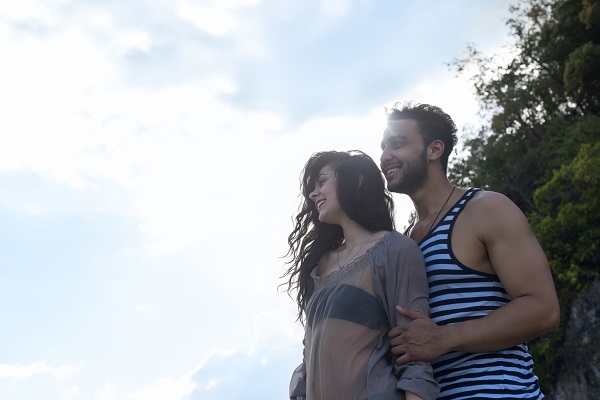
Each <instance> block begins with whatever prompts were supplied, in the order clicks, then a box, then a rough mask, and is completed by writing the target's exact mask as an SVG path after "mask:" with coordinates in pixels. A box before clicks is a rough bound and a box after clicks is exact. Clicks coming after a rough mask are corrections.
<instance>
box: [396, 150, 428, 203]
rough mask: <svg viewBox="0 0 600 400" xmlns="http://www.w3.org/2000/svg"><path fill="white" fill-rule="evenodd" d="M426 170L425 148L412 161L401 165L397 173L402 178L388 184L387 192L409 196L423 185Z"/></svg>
mask: <svg viewBox="0 0 600 400" xmlns="http://www.w3.org/2000/svg"><path fill="white" fill-rule="evenodd" d="M427 169H428V162H427V148H425V149H423V151H422V152H421V154H419V156H418V157H417V158H416V159H415V160H414V161H412V162H407V163H402V169H401V170H400V171H399V172H401V173H402V176H400V178H399V179H398V180H396V181H395V182H388V190H389V191H390V192H395V193H403V194H407V195H411V194H412V193H414V192H416V191H417V190H418V189H420V188H421V186H423V185H424V184H425V180H426V179H427V172H428V171H427Z"/></svg>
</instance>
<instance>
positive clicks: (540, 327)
mask: <svg viewBox="0 0 600 400" xmlns="http://www.w3.org/2000/svg"><path fill="white" fill-rule="evenodd" d="M455 143H456V126H455V124H454V122H453V121H452V119H451V118H450V117H449V116H448V115H447V114H446V113H444V112H443V111H442V110H441V109H440V108H438V107H435V106H431V105H427V104H417V105H411V104H408V105H404V106H401V105H398V104H397V105H396V106H394V107H393V108H392V109H391V110H388V125H387V128H386V129H385V131H384V134H383V141H382V142H381V148H382V155H381V169H382V171H383V173H384V175H385V177H386V179H387V182H388V189H389V190H390V191H392V192H397V193H404V194H407V195H408V196H409V197H410V198H411V199H412V201H413V203H414V206H415V210H416V213H417V217H416V220H415V222H414V224H413V225H412V226H411V227H409V229H408V230H407V234H408V235H409V236H410V237H411V238H412V239H414V240H415V241H416V242H417V243H419V246H420V247H421V250H422V252H423V255H424V257H425V263H426V269H427V276H428V282H429V297H430V298H429V303H430V308H431V319H430V318H429V317H427V316H425V315H422V314H420V313H418V312H416V311H413V310H410V309H406V308H401V307H400V306H401V305H399V307H398V312H399V313H401V314H403V315H405V316H407V317H409V318H411V319H412V320H413V321H412V322H410V323H408V324H406V325H403V326H399V327H396V328H393V329H392V330H391V331H390V333H389V336H390V342H391V344H392V347H393V352H394V354H398V355H400V357H399V358H398V362H399V363H401V364H404V363H406V362H409V361H414V360H421V361H431V362H432V365H433V369H434V377H435V379H436V380H437V381H438V383H439V384H440V388H441V392H440V397H438V398H439V399H463V398H464V399H467V398H469V399H471V398H477V399H491V398H496V399H497V398H502V399H508V398H527V399H541V398H543V394H542V393H541V392H540V390H539V385H538V381H537V377H536V376H535V375H534V374H533V362H532V360H531V356H530V355H529V353H528V350H527V346H526V344H525V342H526V341H528V340H531V339H533V338H535V337H537V336H539V335H541V334H543V333H546V332H549V331H551V330H553V329H555V328H556V327H557V326H558V324H559V321H560V311H559V304H558V299H557V296H556V290H555V288H554V283H553V280H552V276H551V273H550V269H549V266H548V261H547V259H546V256H545V255H544V252H543V250H542V248H541V246H540V244H539V243H538V241H537V240H536V238H535V236H534V235H533V232H532V231H531V229H530V227H529V224H528V222H527V219H526V218H525V216H524V214H523V213H522V212H521V210H520V209H519V208H518V207H517V206H516V205H515V204H514V203H513V202H512V201H510V200H509V199H508V198H507V197H506V196H504V195H502V194H499V193H495V192H489V191H483V190H479V189H474V188H470V189H464V188H458V187H455V186H453V185H452V184H451V183H450V182H449V181H448V178H447V176H446V173H447V165H448V156H449V155H450V153H451V151H452V147H453V146H454V144H455Z"/></svg>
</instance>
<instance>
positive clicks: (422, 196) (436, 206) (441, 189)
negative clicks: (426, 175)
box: [409, 176, 454, 221]
mask: <svg viewBox="0 0 600 400" xmlns="http://www.w3.org/2000/svg"><path fill="white" fill-rule="evenodd" d="M453 187H454V186H453V185H452V184H451V183H450V182H449V181H448V179H447V178H446V177H445V176H444V177H443V179H428V180H427V182H425V184H424V185H423V186H422V187H421V188H419V189H418V190H417V191H416V192H415V193H412V194H410V195H409V197H410V198H411V200H412V201H413V204H414V206H415V210H416V211H417V216H418V219H419V220H421V221H422V220H425V219H428V218H429V217H431V216H432V215H435V214H437V213H438V212H439V211H440V209H441V208H442V206H443V204H444V201H446V199H448V196H449V195H450V193H451V191H452V189H453Z"/></svg>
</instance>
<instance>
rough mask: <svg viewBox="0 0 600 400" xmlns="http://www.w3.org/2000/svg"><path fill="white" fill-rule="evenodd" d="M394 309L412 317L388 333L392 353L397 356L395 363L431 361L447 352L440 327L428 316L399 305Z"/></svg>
mask: <svg viewBox="0 0 600 400" xmlns="http://www.w3.org/2000/svg"><path fill="white" fill-rule="evenodd" d="M396 310H397V311H398V313H399V314H401V315H403V316H405V317H408V318H410V319H412V321H411V322H408V323H406V324H402V325H400V326H396V327H394V328H392V329H391V330H390V332H389V333H388V336H389V337H390V344H391V346H392V353H393V354H395V355H398V356H399V357H398V359H397V360H396V363H398V364H406V363H407V362H410V361H431V360H433V359H434V358H437V357H439V356H441V355H442V354H445V353H447V352H448V350H447V349H445V348H444V343H443V339H444V337H443V335H442V328H441V327H439V326H437V325H436V324H435V322H433V321H432V320H431V319H430V318H429V317H427V316H426V315H424V314H422V313H420V312H418V311H414V310H411V309H409V308H403V307H400V306H396Z"/></svg>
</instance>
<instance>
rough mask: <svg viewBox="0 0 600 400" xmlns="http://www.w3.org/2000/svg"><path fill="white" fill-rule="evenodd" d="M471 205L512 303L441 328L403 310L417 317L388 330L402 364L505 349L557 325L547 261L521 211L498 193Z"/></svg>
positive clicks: (484, 241)
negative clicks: (481, 315)
mask: <svg viewBox="0 0 600 400" xmlns="http://www.w3.org/2000/svg"><path fill="white" fill-rule="evenodd" d="M472 202H473V204H472V206H473V209H472V210H470V211H471V212H472V213H473V214H475V215H476V216H477V215H480V216H481V218H471V219H472V220H473V223H474V224H475V226H473V229H474V232H478V233H479V235H480V240H481V241H482V243H483V244H484V245H485V248H486V249H487V253H488V256H489V260H490V261H491V264H492V266H493V268H494V271H495V273H496V274H497V275H498V277H499V279H500V281H501V282H502V284H503V285H504V287H505V289H506V291H507V293H508V294H509V296H510V298H511V301H510V302H509V303H507V304H506V305H504V306H503V307H501V308H499V309H497V310H495V311H493V312H491V313H490V314H489V315H487V316H485V317H483V318H480V319H476V320H470V321H465V322H461V323H457V324H453V325H446V326H437V325H435V323H433V322H432V321H431V320H430V319H429V318H427V317H425V316H422V315H418V314H416V315H415V314H412V313H411V312H410V310H403V311H400V312H401V313H402V314H404V315H406V316H408V317H411V318H414V317H417V318H416V319H415V320H414V321H413V322H411V323H409V324H406V325H403V326H399V327H396V328H394V329H392V330H391V331H390V338H391V339H390V342H391V344H392V351H393V353H394V354H399V355H401V357H399V358H398V362H400V363H404V362H408V361H413V360H424V361H429V360H432V359H433V358H436V357H438V356H440V355H442V354H444V353H447V352H449V351H453V350H457V351H465V352H482V351H494V350H501V349H506V348H510V347H512V346H515V345H517V344H519V343H523V342H526V341H528V340H531V339H533V338H535V337H537V336H539V335H541V334H543V333H546V332H548V331H551V330H553V329H555V328H556V327H557V326H558V324H559V321H560V311H559V305H558V299H557V297H556V290H555V288H554V283H553V280H552V275H551V273H550V269H549V266H548V261H547V259H546V256H545V254H544V252H543V250H542V248H541V246H540V244H539V243H538V241H537V239H536V238H535V236H534V235H533V233H532V232H531V229H530V227H529V223H528V222H527V219H526V218H525V216H524V215H523V213H522V212H521V211H520V210H519V209H518V207H517V206H516V205H515V204H514V203H512V202H511V201H510V200H509V199H507V198H506V197H505V196H503V195H500V194H497V193H491V192H488V193H486V196H485V197H482V198H480V199H473V200H472ZM470 206H471V204H470ZM477 221H478V222H477Z"/></svg>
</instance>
